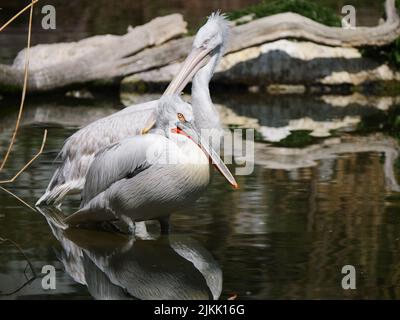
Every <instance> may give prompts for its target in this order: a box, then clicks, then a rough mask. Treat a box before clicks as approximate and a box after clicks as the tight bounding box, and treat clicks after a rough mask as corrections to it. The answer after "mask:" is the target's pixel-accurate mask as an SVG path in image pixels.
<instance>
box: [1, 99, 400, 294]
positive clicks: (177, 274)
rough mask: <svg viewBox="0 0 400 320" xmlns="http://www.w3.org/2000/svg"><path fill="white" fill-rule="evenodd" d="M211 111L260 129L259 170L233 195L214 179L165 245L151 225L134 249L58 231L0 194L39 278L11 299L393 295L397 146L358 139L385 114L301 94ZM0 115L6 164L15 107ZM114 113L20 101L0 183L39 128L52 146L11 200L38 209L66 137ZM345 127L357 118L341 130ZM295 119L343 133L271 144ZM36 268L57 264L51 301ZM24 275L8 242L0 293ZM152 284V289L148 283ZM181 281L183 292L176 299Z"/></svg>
mask: <svg viewBox="0 0 400 320" xmlns="http://www.w3.org/2000/svg"><path fill="white" fill-rule="evenodd" d="M142 98H143V99H148V98H149V97H142ZM215 100H216V102H217V104H218V105H219V108H220V110H221V113H222V114H224V116H223V117H224V118H223V121H224V122H225V123H226V124H231V125H236V126H243V127H250V126H251V125H253V126H254V127H255V128H256V129H257V130H258V131H259V132H260V135H259V136H258V141H257V143H256V146H255V162H256V163H255V169H254V172H253V173H252V174H251V175H249V176H242V177H238V182H239V184H240V186H241V188H240V190H235V191H234V190H231V189H230V188H229V186H228V185H227V184H226V183H225V181H224V180H223V179H222V178H221V177H220V176H219V175H218V174H216V175H215V176H214V180H213V182H212V184H211V186H210V187H209V188H208V190H207V191H206V193H205V194H204V195H203V196H202V197H201V198H200V199H199V201H198V202H196V203H195V204H194V205H193V206H192V207H191V208H188V209H187V210H183V211H181V212H178V213H176V214H174V215H173V216H172V226H173V235H172V236H171V237H170V238H166V239H165V238H158V230H157V225H156V224H150V225H149V231H150V236H149V238H147V239H144V240H138V241H137V242H131V241H130V240H129V239H128V238H126V237H125V236H123V235H116V234H110V233H104V232H103V233H102V232H96V231H82V230H79V231H76V230H75V233H74V232H72V233H69V234H65V233H63V232H61V231H60V230H57V228H54V227H53V228H50V227H49V224H48V223H47V221H46V219H45V218H44V217H43V216H42V215H40V214H39V213H37V212H33V211H31V210H30V209H29V208H26V207H24V205H22V204H21V203H20V202H19V201H18V200H16V199H15V198H13V197H11V196H10V195H9V194H7V193H5V192H3V191H0V237H2V238H7V239H10V240H12V241H14V242H15V243H17V244H18V245H19V246H20V247H21V249H22V250H23V252H24V253H25V255H26V256H27V257H28V258H29V260H30V261H31V263H32V265H33V268H34V270H35V271H36V273H37V274H38V278H37V279H36V280H33V281H32V282H31V283H29V284H27V285H25V286H24V287H23V288H22V289H20V290H19V291H17V292H15V293H13V294H11V295H8V296H6V297H5V298H12V299H21V298H71V299H78V298H83V299H91V298H93V297H94V298H105V297H112V298H141V299H146V298H156V297H158V296H156V295H155V293H154V292H153V291H152V290H150V289H148V290H146V288H151V289H154V288H155V289H154V290H155V291H157V290H158V291H157V292H161V295H162V296H163V297H166V296H165V295H166V294H167V293H169V294H170V295H171V296H169V297H175V298H180V299H187V298H212V297H215V296H219V298H220V299H227V298H228V297H229V296H231V295H233V294H237V295H238V298H240V299H283V298H290V299H293V298H295V299H297V298H316V299H327V298H329V299H330V298H345V299H347V298H379V299H382V298H385V299H393V298H399V297H400V287H399V286H400V269H399V266H400V216H399V212H400V211H399V210H400V194H399V185H398V183H397V181H399V178H400V177H399V171H398V165H396V161H397V160H396V158H397V151H398V144H397V142H396V140H394V139H392V138H391V137H389V136H387V135H385V134H383V133H379V132H370V133H368V134H362V135H361V134H359V133H357V132H355V130H356V128H357V122H359V121H361V119H362V118H363V117H365V116H369V117H374V116H375V115H381V114H382V113H385V111H382V110H378V109H377V108H374V106H371V105H364V106H363V105H353V106H348V107H335V106H333V105H331V104H327V103H326V102H323V101H322V100H321V99H315V97H309V96H274V97H271V96H269V97H268V96H257V97H252V96H251V95H248V94H246V95H245V96H242V97H241V98H240V97H238V98H237V99H232V100H227V99H224V97H216V98H215ZM240 101H242V102H240ZM296 101H297V102H296ZM221 102H224V104H223V105H222V104H221ZM0 104H1V107H0V110H1V111H0V112H1V113H0V150H2V154H3V153H4V150H5V147H6V145H7V141H8V139H9V137H10V135H11V133H12V131H11V128H12V124H13V123H14V121H15V118H16V108H17V105H18V103H17V101H13V100H2V101H0ZM307 105H308V106H310V108H305V107H304V106H307ZM317 105H319V106H320V108H317V107H316V106H317ZM120 107H121V103H120V102H119V100H118V98H115V99H108V100H105V99H73V98H62V97H49V98H47V99H45V100H44V99H38V98H36V99H33V98H32V99H28V104H27V108H26V113H25V116H24V118H23V120H22V128H21V131H20V133H19V135H18V140H17V143H16V145H15V148H14V150H13V153H12V156H11V158H10V161H9V162H8V165H7V167H6V171H5V173H4V174H2V175H1V178H5V177H8V176H11V175H12V174H13V173H14V172H16V171H18V170H19V168H20V167H21V166H22V165H23V164H24V163H25V162H27V161H28V160H29V159H30V158H31V157H32V155H33V154H34V153H35V152H36V151H37V150H38V149H39V147H40V144H41V139H42V134H43V130H44V129H45V128H47V129H49V137H48V140H47V144H46V148H45V152H44V154H43V155H42V156H41V157H40V158H39V159H38V160H37V161H36V162H35V163H34V164H33V165H32V166H31V167H30V168H29V169H28V170H27V171H26V172H25V173H23V175H21V176H20V177H19V178H18V180H17V181H16V182H15V183H13V184H11V185H9V186H8V188H9V190H10V191H12V192H14V193H15V194H16V195H18V196H19V197H21V198H23V199H24V200H25V201H26V202H27V203H29V204H31V205H33V204H34V202H35V201H36V199H37V198H38V197H39V196H40V195H41V194H42V192H43V191H44V189H45V187H46V185H47V183H48V181H49V179H50V177H51V175H52V173H53V171H54V169H55V164H54V162H53V161H54V159H55V157H56V155H57V152H58V151H59V149H60V148H61V146H62V143H63V141H64V139H65V138H66V137H68V136H69V135H70V134H72V133H73V132H74V131H75V130H76V128H77V127H80V126H83V125H85V124H86V123H88V122H90V121H93V120H94V119H96V118H99V117H102V116H105V115H107V114H110V113H112V112H115V111H116V110H118V108H120ZM321 108H322V109H321ZM346 117H350V118H354V121H353V122H351V123H350V124H349V123H348V122H346V121H344V119H345V118H346ZM256 118H257V119H259V120H257V121H256V120H255V119H256ZM304 119H310V120H312V121H311V122H310V121H309V122H304ZM299 121H300V122H301V121H302V123H303V124H304V123H305V124H304V126H307V125H309V126H310V128H309V129H310V130H309V131H310V132H312V130H316V129H318V128H320V127H321V126H322V127H324V126H326V124H329V123H331V124H332V123H336V124H338V125H336V127H337V128H336V130H334V131H333V132H330V133H328V136H325V137H320V136H319V137H315V140H312V141H311V143H308V144H306V145H304V146H302V147H301V148H295V147H293V146H292V147H291V148H288V147H285V146H282V145H277V144H271V143H269V142H267V141H265V139H266V138H265V134H266V133H267V135H268V134H270V132H271V130H280V128H284V127H287V128H289V129H290V130H291V129H293V128H294V129H296V128H297V127H296V126H298V123H299ZM293 126H295V127H293ZM290 130H289V131H290ZM318 130H319V129H318ZM263 132H264V135H263ZM318 132H320V131H318ZM78 206H79V199H77V198H70V199H68V200H67V201H66V202H65V203H64V206H63V211H64V212H65V213H70V212H73V211H74V210H75V209H76V208H77V207H78ZM348 264H350V265H353V266H355V268H356V270H357V289H356V290H347V291H346V290H343V289H342V287H341V280H342V276H343V275H342V274H341V269H342V267H343V266H344V265H348ZM43 265H54V266H55V267H56V284H57V286H56V290H48V291H44V290H43V289H42V287H41V278H40V277H41V276H43V275H42V274H41V273H40V271H41V269H42V266H43ZM26 266H27V262H26V259H25V258H24V256H23V255H22V254H21V253H20V252H19V250H18V249H17V248H16V247H15V246H14V245H12V244H10V243H3V244H1V245H0V291H1V293H2V294H8V293H11V292H13V291H15V290H17V289H18V288H19V287H20V286H22V285H23V284H24V283H25V282H26V278H28V279H29V278H30V277H31V276H32V273H31V271H30V269H29V267H28V268H26ZM25 269H26V270H25ZM24 270H25V274H26V275H24ZM155 276H156V277H159V278H157V279H158V280H157V281H155V282H151V281H150V280H149V279H154V277H155ZM177 279H181V280H180V282H179V286H180V287H179V286H178V287H179V290H176V292H171V288H172V287H175V288H176V287H177V284H176V283H177V282H174V281H177ZM138 282H139V283H141V284H143V283H145V284H146V285H145V286H143V285H142V286H140V285H136V283H138ZM134 284H135V285H134ZM173 294H176V295H173ZM2 298H4V296H3V297H2Z"/></svg>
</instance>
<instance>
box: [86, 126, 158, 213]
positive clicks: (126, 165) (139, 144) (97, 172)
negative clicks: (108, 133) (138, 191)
mask: <svg viewBox="0 0 400 320" xmlns="http://www.w3.org/2000/svg"><path fill="white" fill-rule="evenodd" d="M162 138H163V137H162V136H160V135H154V134H147V135H142V136H136V137H132V138H127V139H124V140H122V141H120V142H117V143H115V144H112V145H110V146H108V147H106V148H104V149H102V150H100V151H99V152H98V153H97V154H96V156H95V159H94V160H93V163H92V165H91V166H90V168H89V171H88V174H87V176H86V182H85V187H84V189H83V193H82V204H81V207H84V206H85V205H86V204H87V203H88V202H90V200H92V199H93V198H94V197H96V196H97V195H98V194H100V193H101V192H103V191H105V190H106V189H108V188H109V187H110V186H111V185H112V184H114V183H115V182H117V181H119V180H121V179H124V178H128V179H129V178H132V177H133V176H135V175H136V174H138V173H139V172H141V171H143V170H146V169H147V168H149V167H150V166H151V163H150V162H149V159H148V158H147V150H148V148H149V147H150V146H153V147H154V144H153V143H154V142H155V141H159V140H160V139H161V140H163V139H162Z"/></svg>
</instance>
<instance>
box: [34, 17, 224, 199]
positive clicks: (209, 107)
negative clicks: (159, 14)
mask: <svg viewBox="0 0 400 320" xmlns="http://www.w3.org/2000/svg"><path fill="white" fill-rule="evenodd" d="M228 31H229V24H228V21H227V20H226V18H225V16H224V15H223V14H220V13H219V12H217V13H213V14H211V16H210V17H209V18H208V20H207V23H206V24H205V25H204V26H202V27H201V28H200V30H199V31H198V33H197V35H196V37H195V39H194V41H193V47H192V51H191V53H190V54H189V56H188V57H187V59H186V60H185V61H184V62H183V64H182V67H181V69H180V71H179V72H178V74H177V75H176V77H175V78H174V79H173V80H172V82H171V83H170V85H169V86H168V88H167V89H166V91H165V93H164V94H166V95H173V94H179V93H180V92H181V91H182V90H183V89H184V88H185V86H186V85H187V84H188V83H189V82H190V81H191V80H192V79H193V80H192V105H193V106H194V115H195V119H196V126H197V127H198V128H201V129H212V130H213V131H212V132H211V134H213V136H214V137H215V136H216V137H217V138H218V137H219V136H220V133H221V125H220V120H219V115H218V112H217V111H216V109H215V107H214V105H213V103H212V100H211V97H210V91H209V88H208V86H209V82H210V79H211V78H212V76H213V74H214V71H215V68H216V66H217V65H218V63H219V61H220V60H221V57H222V55H223V53H224V50H225V47H226V42H227V38H228ZM157 102H158V100H154V101H150V102H147V103H142V104H139V105H132V106H129V107H127V108H125V109H123V110H121V111H119V112H117V113H114V114H112V115H110V116H108V117H105V118H102V119H99V120H97V121H95V122H92V123H91V124H89V125H87V126H86V127H84V128H82V129H80V130H78V131H77V132H75V133H74V134H73V135H72V136H71V137H69V138H68V139H67V140H66V141H65V142H64V145H63V147H62V149H61V151H60V153H59V156H58V157H59V159H60V160H61V164H60V165H59V167H58V168H57V169H56V171H55V173H54V174H53V177H52V178H51V180H50V182H49V184H48V187H47V189H46V192H45V193H44V194H43V196H42V197H41V198H40V199H39V200H38V201H37V203H36V205H37V206H40V205H44V204H47V205H50V204H53V205H61V203H62V201H63V199H64V198H65V196H66V195H67V194H73V193H79V192H81V190H82V189H83V187H84V185H85V179H86V174H87V172H88V170H89V167H90V165H91V163H92V161H93V159H94V156H95V154H96V152H98V151H99V150H100V149H102V148H104V147H106V146H108V145H110V144H113V143H115V142H118V141H119V140H121V139H124V138H126V137H131V136H134V135H138V134H141V133H144V132H147V131H149V130H150V129H151V128H152V126H153V125H154V123H155V117H156V115H155V114H156V111H155V109H156V107H157ZM213 141H215V139H214V140H213Z"/></svg>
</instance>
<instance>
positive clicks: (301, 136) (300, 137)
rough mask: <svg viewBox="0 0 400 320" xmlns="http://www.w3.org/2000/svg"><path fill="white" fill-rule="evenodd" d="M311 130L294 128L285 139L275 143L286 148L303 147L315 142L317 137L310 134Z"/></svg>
mask: <svg viewBox="0 0 400 320" xmlns="http://www.w3.org/2000/svg"><path fill="white" fill-rule="evenodd" d="M311 132H312V131H310V130H294V131H291V132H290V135H289V136H287V137H286V138H285V139H283V140H281V141H279V142H277V143H274V145H276V146H279V147H285V148H303V147H306V146H308V145H310V144H313V143H315V141H316V138H314V137H312V136H310V133H311Z"/></svg>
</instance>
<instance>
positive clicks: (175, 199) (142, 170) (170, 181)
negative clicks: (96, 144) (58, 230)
mask: <svg viewBox="0 0 400 320" xmlns="http://www.w3.org/2000/svg"><path fill="white" fill-rule="evenodd" d="M210 162H211V163H212V164H214V165H215V166H216V167H217V168H218V170H219V171H220V172H221V173H222V174H223V175H224V176H225V177H226V179H227V180H228V181H229V182H230V183H231V184H232V185H233V186H234V187H237V183H236V181H235V179H234V177H233V176H232V174H231V173H230V172H229V170H228V168H227V167H226V166H225V165H224V163H223V162H222V160H221V159H220V158H219V157H218V155H217V154H216V152H215V151H214V150H213V149H212V147H210V146H209V145H208V144H206V143H205V142H204V140H203V139H202V138H201V135H200V133H199V132H198V130H197V129H196V127H195V125H194V116H193V111H192V107H191V106H190V105H189V104H188V103H185V102H183V101H182V100H181V99H180V98H179V97H178V96H164V97H163V98H162V99H160V101H159V107H158V109H157V116H156V123H155V128H154V129H153V130H152V131H151V132H150V133H148V134H145V135H139V136H134V137H132V138H127V139H124V140H121V141H119V142H117V143H115V144H112V145H110V146H108V147H106V148H104V149H102V150H100V151H99V152H98V153H97V154H96V156H95V159H94V161H93V162H92V165H91V167H90V169H89V171H88V174H87V177H86V183H85V186H84V189H83V193H82V203H81V209H80V210H79V211H77V212H76V213H74V214H73V215H71V216H69V217H68V218H67V219H66V221H65V222H66V223H67V224H68V225H70V226H74V225H80V224H85V223H88V222H89V223H91V222H104V221H115V220H120V221H123V222H125V223H126V224H127V225H128V226H129V228H130V232H131V233H134V223H135V222H139V221H145V220H153V219H157V220H159V221H160V222H161V231H162V232H163V233H167V232H168V218H169V215H170V214H171V213H172V212H174V211H176V210H178V209H181V208H184V207H186V206H187V205H189V204H191V203H193V202H194V201H196V200H197V198H198V197H199V196H200V195H201V193H202V192H203V191H204V190H205V189H206V188H207V186H208V184H209V182H210Z"/></svg>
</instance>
